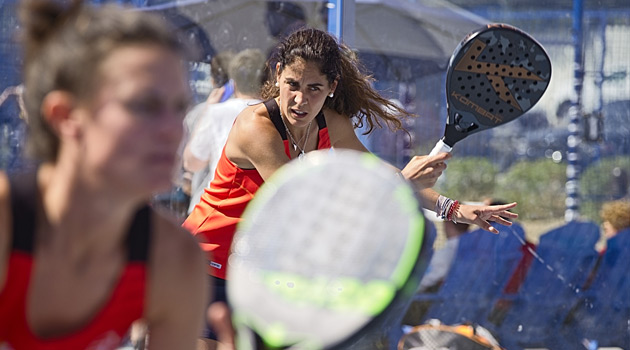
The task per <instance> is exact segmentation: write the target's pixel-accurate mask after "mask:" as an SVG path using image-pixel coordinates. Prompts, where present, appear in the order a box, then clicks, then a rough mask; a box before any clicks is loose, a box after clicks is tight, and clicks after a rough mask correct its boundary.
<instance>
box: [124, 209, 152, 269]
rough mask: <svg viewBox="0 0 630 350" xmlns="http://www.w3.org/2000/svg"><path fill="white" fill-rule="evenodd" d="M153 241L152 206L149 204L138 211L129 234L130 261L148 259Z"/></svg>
mask: <svg viewBox="0 0 630 350" xmlns="http://www.w3.org/2000/svg"><path fill="white" fill-rule="evenodd" d="M150 243H151V208H150V207H149V206H148V205H147V206H144V207H142V208H140V210H138V212H137V213H136V215H135V216H134V218H133V221H132V222H131V226H130V227H129V233H128V234H127V247H128V249H129V256H128V259H129V261H142V262H144V261H147V259H148V257H149V245H150Z"/></svg>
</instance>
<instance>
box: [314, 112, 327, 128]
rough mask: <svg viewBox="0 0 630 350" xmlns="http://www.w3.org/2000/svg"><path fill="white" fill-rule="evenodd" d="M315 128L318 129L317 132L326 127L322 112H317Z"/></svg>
mask: <svg viewBox="0 0 630 350" xmlns="http://www.w3.org/2000/svg"><path fill="white" fill-rule="evenodd" d="M316 119H317V126H318V127H319V130H321V129H324V128H325V127H326V117H324V112H323V111H319V114H317V117H316Z"/></svg>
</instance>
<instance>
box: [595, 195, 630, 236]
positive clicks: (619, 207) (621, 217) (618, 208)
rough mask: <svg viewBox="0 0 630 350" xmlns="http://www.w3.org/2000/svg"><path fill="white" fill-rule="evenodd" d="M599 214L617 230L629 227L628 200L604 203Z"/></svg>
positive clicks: (629, 205) (629, 204) (629, 202)
mask: <svg viewBox="0 0 630 350" xmlns="http://www.w3.org/2000/svg"><path fill="white" fill-rule="evenodd" d="M600 216H601V218H602V220H603V221H608V222H609V223H610V225H612V227H613V228H614V229H615V230H617V231H621V230H623V229H626V228H630V201H623V200H619V201H613V202H607V203H604V205H602V210H601V212H600Z"/></svg>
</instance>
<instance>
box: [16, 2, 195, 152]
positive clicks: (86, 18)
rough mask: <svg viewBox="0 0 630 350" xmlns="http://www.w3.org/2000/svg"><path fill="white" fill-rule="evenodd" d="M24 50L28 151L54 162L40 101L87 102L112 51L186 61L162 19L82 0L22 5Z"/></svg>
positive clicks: (53, 139) (54, 144)
mask: <svg viewBox="0 0 630 350" xmlns="http://www.w3.org/2000/svg"><path fill="white" fill-rule="evenodd" d="M19 15H20V20H21V23H22V28H23V29H22V33H21V36H20V39H21V42H22V44H23V47H24V67H23V74H24V85H25V88H24V102H25V108H26V114H27V117H28V123H29V134H30V135H29V138H28V142H29V151H30V152H32V153H33V156H35V157H36V158H38V159H40V160H55V159H56V157H57V152H58V148H59V139H58V138H57V136H56V135H55V133H53V132H52V130H51V129H50V128H49V126H48V124H47V123H46V121H45V120H44V118H43V117H42V116H41V114H40V108H41V104H42V101H43V99H44V97H45V96H46V95H47V94H48V93H50V92H51V91H54V90H62V91H67V92H69V93H71V94H72V95H74V96H75V97H76V98H77V99H79V100H84V101H87V100H88V99H89V98H90V96H92V94H93V93H94V89H95V87H96V85H97V82H98V79H99V76H98V72H99V70H98V67H99V65H100V63H101V62H102V61H103V60H104V59H105V58H106V57H107V55H108V54H109V53H111V52H112V51H113V50H114V49H116V48H117V47H120V46H123V45H130V44H154V45H159V46H161V47H164V48H167V49H170V50H173V51H174V52H177V53H179V54H181V55H182V57H186V55H187V54H188V51H187V49H185V48H184V46H183V44H182V41H181V40H179V38H178V37H177V35H176V34H175V31H174V30H173V29H172V28H171V27H170V26H169V25H168V23H165V22H164V21H162V20H161V19H159V18H157V17H155V16H154V15H150V14H148V13H146V12H141V11H129V10H127V9H124V8H122V7H118V6H114V5H106V6H103V7H99V8H96V7H91V6H88V5H84V4H83V3H82V1H81V0H71V1H56V0H23V1H22V3H21V6H20V10H19Z"/></svg>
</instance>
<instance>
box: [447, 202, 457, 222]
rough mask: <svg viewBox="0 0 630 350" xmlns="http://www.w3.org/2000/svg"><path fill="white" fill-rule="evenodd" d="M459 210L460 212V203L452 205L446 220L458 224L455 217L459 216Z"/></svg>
mask: <svg viewBox="0 0 630 350" xmlns="http://www.w3.org/2000/svg"><path fill="white" fill-rule="evenodd" d="M458 210H459V201H454V202H453V205H451V207H450V208H449V210H448V214H447V215H446V220H448V221H452V222H454V223H457V221H455V216H456V215H455V214H457V211H458Z"/></svg>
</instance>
